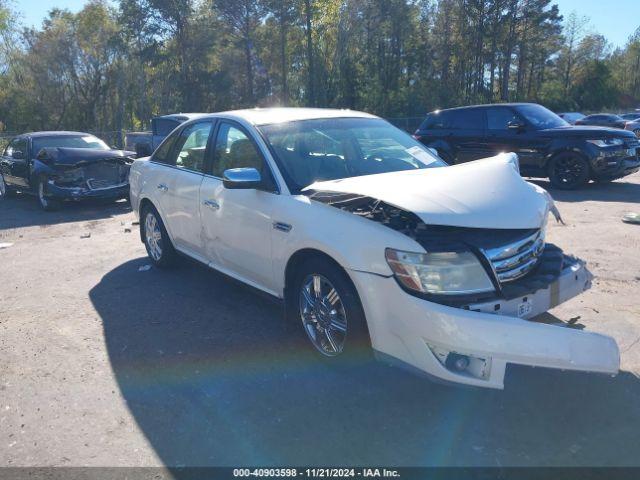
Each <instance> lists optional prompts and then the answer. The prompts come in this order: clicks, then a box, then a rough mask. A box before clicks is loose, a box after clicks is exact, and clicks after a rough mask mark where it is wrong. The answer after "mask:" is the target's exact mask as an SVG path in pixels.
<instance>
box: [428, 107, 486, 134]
mask: <svg viewBox="0 0 640 480" xmlns="http://www.w3.org/2000/svg"><path fill="white" fill-rule="evenodd" d="M420 128H421V129H422V130H482V129H483V128H484V118H483V115H482V112H481V111H480V110H471V109H462V110H444V111H441V112H433V113H430V114H429V116H428V117H427V118H426V120H425V121H424V123H423V124H422V126H421V127H420Z"/></svg>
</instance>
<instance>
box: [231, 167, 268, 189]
mask: <svg viewBox="0 0 640 480" xmlns="http://www.w3.org/2000/svg"><path fill="white" fill-rule="evenodd" d="M222 184H223V185H224V188H228V189H229V190H250V189H254V188H259V187H261V186H262V177H261V176H260V172H258V170H256V169H255V168H230V169H229V170H225V171H224V173H223V174H222Z"/></svg>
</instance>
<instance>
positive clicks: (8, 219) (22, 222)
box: [0, 194, 131, 230]
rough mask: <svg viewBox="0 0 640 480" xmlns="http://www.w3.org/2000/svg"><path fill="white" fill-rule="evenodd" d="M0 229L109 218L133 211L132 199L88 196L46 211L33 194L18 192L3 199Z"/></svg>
mask: <svg viewBox="0 0 640 480" xmlns="http://www.w3.org/2000/svg"><path fill="white" fill-rule="evenodd" d="M0 211H1V212H2V215H0V230H8V229H11V228H21V227H32V226H45V225H55V224H59V223H69V222H82V221H88V220H99V219H104V218H110V217H113V216H115V215H119V214H122V213H128V212H130V211H131V207H130V206H129V202H127V201H125V200H120V201H118V202H115V201H112V200H109V201H107V200H98V199H87V200H83V201H81V202H65V203H63V205H62V207H61V208H60V210H56V211H54V212H45V211H44V210H42V209H41V208H40V206H39V205H38V201H37V200H36V198H35V197H34V196H31V195H27V194H17V195H15V196H14V197H11V198H6V199H4V200H2V201H0Z"/></svg>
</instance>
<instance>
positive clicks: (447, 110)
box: [431, 102, 540, 113]
mask: <svg viewBox="0 0 640 480" xmlns="http://www.w3.org/2000/svg"><path fill="white" fill-rule="evenodd" d="M525 105H540V104H539V103H528V102H518V103H484V104H479V105H468V106H464V107H452V108H441V109H439V110H434V111H433V112H431V113H438V112H450V111H452V110H471V109H473V108H491V107H522V106H525Z"/></svg>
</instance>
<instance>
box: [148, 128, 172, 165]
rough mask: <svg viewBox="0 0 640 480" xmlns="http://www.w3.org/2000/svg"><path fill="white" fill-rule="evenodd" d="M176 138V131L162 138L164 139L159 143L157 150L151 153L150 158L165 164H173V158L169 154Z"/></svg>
mask: <svg viewBox="0 0 640 480" xmlns="http://www.w3.org/2000/svg"><path fill="white" fill-rule="evenodd" d="M177 138H178V132H176V133H174V134H173V135H171V136H169V137H167V138H165V139H164V141H163V142H162V143H161V144H160V146H159V147H158V148H157V150H156V151H155V152H154V153H153V156H152V157H151V160H153V161H154V162H158V163H164V164H167V165H174V163H173V161H174V160H175V159H174V158H173V156H172V155H171V152H172V151H173V146H174V145H175V144H176V139H177Z"/></svg>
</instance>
